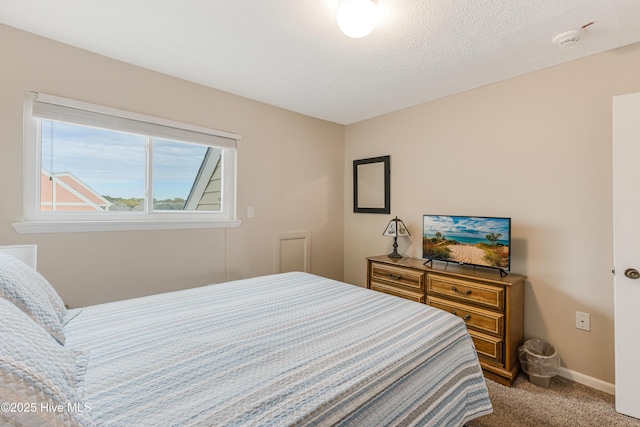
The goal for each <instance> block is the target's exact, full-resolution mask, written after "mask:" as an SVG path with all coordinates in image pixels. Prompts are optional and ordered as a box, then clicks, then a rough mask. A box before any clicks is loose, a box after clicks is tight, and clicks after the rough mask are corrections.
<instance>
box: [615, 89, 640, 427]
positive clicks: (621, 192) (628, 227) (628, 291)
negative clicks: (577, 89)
mask: <svg viewBox="0 0 640 427" xmlns="http://www.w3.org/2000/svg"><path fill="white" fill-rule="evenodd" d="M613 263H614V268H615V276H614V277H615V278H614V292H615V295H614V307H615V317H614V322H615V362H616V410H617V411H618V412H621V413H623V414H626V415H630V416H632V417H636V418H640V358H639V355H640V278H639V277H638V276H640V274H639V273H638V272H639V271H640V93H634V94H629V95H622V96H616V97H614V98H613Z"/></svg>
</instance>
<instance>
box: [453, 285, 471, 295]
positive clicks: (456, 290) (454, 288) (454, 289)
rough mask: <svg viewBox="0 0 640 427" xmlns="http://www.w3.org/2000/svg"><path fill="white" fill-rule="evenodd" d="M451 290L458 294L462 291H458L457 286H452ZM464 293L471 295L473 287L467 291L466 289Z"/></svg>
mask: <svg viewBox="0 0 640 427" xmlns="http://www.w3.org/2000/svg"><path fill="white" fill-rule="evenodd" d="M451 290H452V291H453V292H455V293H456V294H458V293H461V292H458V288H456V287H455V286H452V287H451ZM464 294H465V295H466V296H469V295H471V289H467V291H466V292H465V293H464Z"/></svg>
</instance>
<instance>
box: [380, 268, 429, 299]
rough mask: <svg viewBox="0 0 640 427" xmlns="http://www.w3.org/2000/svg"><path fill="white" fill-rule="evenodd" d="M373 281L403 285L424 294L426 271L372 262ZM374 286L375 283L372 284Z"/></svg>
mask: <svg viewBox="0 0 640 427" xmlns="http://www.w3.org/2000/svg"><path fill="white" fill-rule="evenodd" d="M371 281H372V283H373V281H377V282H380V281H384V282H389V283H393V284H396V285H401V286H404V287H407V288H409V289H413V290H415V291H419V292H420V293H422V294H424V273H423V272H421V271H419V270H413V269H410V268H404V267H396V266H392V265H386V264H378V263H375V262H373V263H371ZM372 287H373V285H372Z"/></svg>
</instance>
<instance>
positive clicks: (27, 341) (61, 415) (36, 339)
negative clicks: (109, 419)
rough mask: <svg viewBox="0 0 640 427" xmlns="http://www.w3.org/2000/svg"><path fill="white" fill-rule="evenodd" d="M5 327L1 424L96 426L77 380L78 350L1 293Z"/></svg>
mask: <svg viewBox="0 0 640 427" xmlns="http://www.w3.org/2000/svg"><path fill="white" fill-rule="evenodd" d="M0 331H2V333H1V334H0V405H1V408H0V425H3V426H5V425H9V426H20V427H22V426H24V427H27V426H28V427H37V426H65V427H66V426H93V425H94V423H93V420H92V418H91V416H90V414H89V412H88V411H89V410H90V406H85V403H84V402H82V401H81V398H80V395H79V393H78V392H77V390H76V386H75V382H76V381H81V380H82V378H80V377H79V375H78V373H79V372H81V369H82V367H76V353H75V352H74V351H73V350H70V349H68V348H65V347H64V346H61V345H59V344H58V343H57V342H56V341H55V340H54V339H53V338H52V337H51V335H49V334H48V333H47V332H46V331H44V330H43V329H42V328H41V327H40V326H39V325H37V324H36V323H35V322H34V321H33V320H31V319H30V318H29V316H27V315H26V314H25V313H24V312H22V311H21V310H20V309H19V308H17V307H16V306H14V305H13V304H11V303H10V302H8V301H6V300H4V299H2V298H0ZM82 361H83V362H84V361H85V360H82Z"/></svg>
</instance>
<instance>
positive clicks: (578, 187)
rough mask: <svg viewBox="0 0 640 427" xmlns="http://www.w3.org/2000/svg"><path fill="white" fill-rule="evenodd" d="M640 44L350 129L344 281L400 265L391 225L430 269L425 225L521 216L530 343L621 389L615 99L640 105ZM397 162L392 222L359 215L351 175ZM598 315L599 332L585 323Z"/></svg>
mask: <svg viewBox="0 0 640 427" xmlns="http://www.w3.org/2000/svg"><path fill="white" fill-rule="evenodd" d="M639 71H640V44H636V45H632V46H629V47H626V48H621V49H618V50H614V51H610V52H606V53H603V54H600V55H596V56H592V57H589V58H586V59H583V60H579V61H574V62H571V63H567V64H564V65H560V66H557V67H553V68H549V69H546V70H542V71H539V72H536V73H532V74H528V75H525V76H521V77H518V78H514V79H511V80H507V81H504V82H501V83H497V84H493V85H490V86H486V87H483V88H480V89H477V90H472V91H469V92H465V93H462V94H458V95H455V96H450V97H447V98H444V99H440V100H437V101H434V102H429V103H426V104H422V105H418V106H416V107H413V108H409V109H405V110H402V111H398V112H395V113H392V114H388V115H385V116H381V117H378V118H375V119H371V120H368V121H364V122H360V123H357V124H354V125H351V126H348V127H347V129H346V139H345V141H346V142H345V144H346V149H345V150H346V153H345V178H346V180H345V245H344V247H345V281H347V282H351V283H355V284H359V285H363V286H364V285H365V278H366V276H365V272H366V271H365V270H366V264H365V260H364V259H365V257H366V256H369V255H378V254H384V253H389V252H390V251H391V244H392V240H391V239H390V238H387V237H383V236H382V232H383V231H384V228H385V226H386V225H387V222H388V221H389V219H390V218H391V217H392V215H397V216H398V217H400V218H402V219H403V220H404V222H405V224H406V225H407V226H408V227H409V229H410V232H411V234H412V236H411V237H410V238H401V239H399V250H400V251H401V253H405V254H408V255H409V256H412V257H417V258H419V257H420V256H421V253H420V251H421V230H422V228H421V227H422V226H421V220H422V215H423V214H426V213H430V214H450V215H483V216H509V217H512V225H513V236H512V239H513V248H512V254H513V255H512V271H513V272H517V273H521V274H525V275H527V276H528V280H527V284H526V297H525V298H526V303H525V309H526V312H525V335H526V337H538V338H542V339H544V340H546V341H548V342H550V343H552V344H553V345H554V346H556V348H557V349H558V352H559V354H560V356H561V358H562V363H563V366H565V367H566V368H568V369H570V370H573V371H576V372H578V373H581V374H584V375H587V376H590V377H594V378H596V379H599V380H602V381H604V382H607V383H613V382H614V357H613V295H612V287H613V281H612V275H611V269H612V264H613V261H612V257H613V255H612V166H611V162H612V157H611V156H612V154H611V152H612V130H611V122H612V121H611V114H612V110H611V104H612V97H613V96H615V95H619V94H624V93H630V92H637V91H640V73H639ZM385 154H390V155H391V214H392V215H373V214H354V213H353V209H352V205H353V203H352V194H353V190H352V181H351V177H352V173H351V168H352V161H353V160H355V159H360V158H366V157H373V156H379V155H385ZM576 311H584V312H588V313H591V332H585V331H581V330H577V329H576V328H575V312H576Z"/></svg>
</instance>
